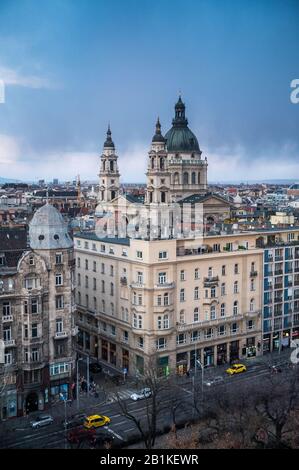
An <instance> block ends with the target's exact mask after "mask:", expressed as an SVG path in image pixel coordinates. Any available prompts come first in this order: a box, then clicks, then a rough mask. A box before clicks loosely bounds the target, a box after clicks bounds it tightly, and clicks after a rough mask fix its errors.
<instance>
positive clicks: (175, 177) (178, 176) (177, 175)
mask: <svg viewBox="0 0 299 470" xmlns="http://www.w3.org/2000/svg"><path fill="white" fill-rule="evenodd" d="M173 182H174V184H180V174H179V173H178V172H176V173H175V174H174V181H173Z"/></svg>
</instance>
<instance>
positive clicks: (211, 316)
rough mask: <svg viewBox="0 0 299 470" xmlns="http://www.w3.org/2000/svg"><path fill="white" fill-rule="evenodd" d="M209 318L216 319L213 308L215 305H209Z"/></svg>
mask: <svg viewBox="0 0 299 470" xmlns="http://www.w3.org/2000/svg"><path fill="white" fill-rule="evenodd" d="M210 318H211V320H215V319H216V307H215V305H211V311H210Z"/></svg>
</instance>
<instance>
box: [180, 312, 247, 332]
mask: <svg viewBox="0 0 299 470" xmlns="http://www.w3.org/2000/svg"><path fill="white" fill-rule="evenodd" d="M243 319H244V316H243V315H240V314H239V315H230V316H228V317H220V318H215V320H204V321H199V322H194V323H179V322H177V324H176V326H177V330H178V331H187V330H196V329H198V328H208V327H213V326H217V325H222V324H224V323H228V322H236V321H240V320H243Z"/></svg>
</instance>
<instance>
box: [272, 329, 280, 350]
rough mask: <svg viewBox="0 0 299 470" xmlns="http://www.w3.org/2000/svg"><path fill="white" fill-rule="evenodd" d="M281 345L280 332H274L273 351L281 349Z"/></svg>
mask: <svg viewBox="0 0 299 470" xmlns="http://www.w3.org/2000/svg"><path fill="white" fill-rule="evenodd" d="M279 347H280V333H279V332H276V333H273V336H272V351H279Z"/></svg>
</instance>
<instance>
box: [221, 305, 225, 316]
mask: <svg viewBox="0 0 299 470" xmlns="http://www.w3.org/2000/svg"><path fill="white" fill-rule="evenodd" d="M220 316H221V317H225V304H221V306H220Z"/></svg>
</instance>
